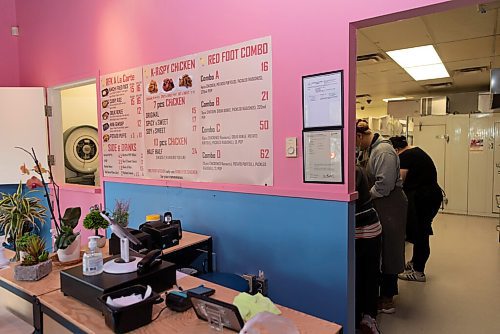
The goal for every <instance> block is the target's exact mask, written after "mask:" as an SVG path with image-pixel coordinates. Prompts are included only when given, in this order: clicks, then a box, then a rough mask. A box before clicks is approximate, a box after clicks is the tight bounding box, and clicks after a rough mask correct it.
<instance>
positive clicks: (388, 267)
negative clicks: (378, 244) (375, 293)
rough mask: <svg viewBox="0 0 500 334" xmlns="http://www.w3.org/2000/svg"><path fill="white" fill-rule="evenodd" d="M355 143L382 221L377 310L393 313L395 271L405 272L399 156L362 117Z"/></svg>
mask: <svg viewBox="0 0 500 334" xmlns="http://www.w3.org/2000/svg"><path fill="white" fill-rule="evenodd" d="M356 146H357V147H358V148H360V149H361V150H363V151H365V152H366V153H367V155H368V161H367V165H366V169H367V173H368V178H369V182H370V184H371V188H370V195H371V197H372V199H373V205H374V206H375V209H376V210H377V212H378V215H379V218H380V223H381V224H382V266H381V270H382V275H381V283H380V299H379V305H378V309H379V311H380V312H383V313H394V312H395V311H396V308H395V306H394V300H393V297H394V296H395V295H397V294H398V274H399V273H402V272H403V271H404V266H405V257H404V251H405V250H404V245H405V230H406V210H407V206H408V202H407V200H406V196H405V194H404V192H403V189H402V186H403V182H402V180H401V178H400V172H399V158H398V156H397V154H396V151H394V148H393V147H392V145H391V142H390V141H389V140H387V139H384V138H382V137H381V136H380V135H379V134H378V133H373V132H372V131H371V130H370V128H369V126H368V123H367V122H366V121H364V120H358V121H357V122H356Z"/></svg>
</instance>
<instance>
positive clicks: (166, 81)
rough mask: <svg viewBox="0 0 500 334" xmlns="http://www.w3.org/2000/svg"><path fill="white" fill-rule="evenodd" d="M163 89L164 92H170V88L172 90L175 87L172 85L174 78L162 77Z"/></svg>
mask: <svg viewBox="0 0 500 334" xmlns="http://www.w3.org/2000/svg"><path fill="white" fill-rule="evenodd" d="M162 88H163V91H164V92H165V93H167V92H170V91H171V90H173V89H174V88H175V85H174V80H172V79H170V78H165V79H163V86H162Z"/></svg>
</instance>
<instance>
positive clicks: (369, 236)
mask: <svg viewBox="0 0 500 334" xmlns="http://www.w3.org/2000/svg"><path fill="white" fill-rule="evenodd" d="M356 191H357V192H358V199H357V200H356V233H355V244H356V328H359V329H360V330H361V332H362V333H363V334H365V333H366V334H379V333H380V331H379V329H378V325H377V321H376V317H377V300H378V289H379V287H378V285H379V277H380V245H381V234H382V225H381V224H380V221H379V219H378V215H377V211H375V209H374V208H373V204H372V200H371V196H370V188H369V187H368V179H367V177H366V172H365V171H364V169H363V168H362V167H360V166H356Z"/></svg>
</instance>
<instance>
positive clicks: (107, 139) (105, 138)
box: [102, 134, 109, 142]
mask: <svg viewBox="0 0 500 334" xmlns="http://www.w3.org/2000/svg"><path fill="white" fill-rule="evenodd" d="M102 140H103V141H104V142H107V141H109V135H108V134H105V135H104V136H102Z"/></svg>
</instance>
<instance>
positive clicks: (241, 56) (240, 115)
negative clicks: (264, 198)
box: [101, 37, 273, 185]
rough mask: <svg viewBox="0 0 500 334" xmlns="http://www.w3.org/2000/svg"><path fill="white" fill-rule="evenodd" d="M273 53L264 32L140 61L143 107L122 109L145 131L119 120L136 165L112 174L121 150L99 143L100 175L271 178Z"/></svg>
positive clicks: (223, 180)
mask: <svg viewBox="0 0 500 334" xmlns="http://www.w3.org/2000/svg"><path fill="white" fill-rule="evenodd" d="M271 60H272V55H271V38H270V37H265V38H260V39H256V40H252V41H248V42H244V43H240V44H235V45H231V46H228V47H224V48H220V49H216V50H211V51H207V52H201V53H198V54H194V55H190V56H185V57H181V58H177V59H173V60H167V61H163V62H160V63H156V64H152V65H147V66H144V67H143V68H142V72H141V74H142V79H143V83H142V84H143V91H142V94H143V95H142V97H143V98H142V101H143V110H142V113H141V114H139V113H137V110H136V114H132V113H128V116H127V117H129V118H130V121H129V122H128V123H130V124H141V125H142V126H143V128H142V130H141V131H143V133H140V138H138V137H139V132H138V131H139V129H138V128H136V129H134V127H133V126H128V127H124V128H122V135H124V136H125V137H131V136H132V137H133V138H134V139H137V140H139V141H142V145H143V146H140V145H136V147H137V148H139V147H142V151H141V152H140V153H141V154H142V155H139V157H140V158H141V159H140V160H141V165H140V166H137V169H136V170H135V172H136V173H133V175H123V174H117V173H116V172H115V168H116V169H119V168H117V167H119V165H118V164H117V162H118V161H119V159H118V158H117V156H119V155H122V153H121V152H120V151H110V149H109V148H110V147H109V146H106V145H104V158H105V160H107V161H106V162H105V165H106V164H107V166H108V168H106V167H105V169H104V172H105V176H127V177H147V178H152V179H174V180H184V181H198V182H220V183H240V184H256V185H272V183H273V160H272V156H273V145H272V143H273V141H272V63H271ZM128 72H131V71H128ZM122 73H124V72H121V73H119V74H111V75H107V76H103V77H101V85H102V83H103V80H102V79H103V78H107V77H113V76H115V75H122ZM134 73H137V72H136V70H134ZM106 88H107V87H106ZM130 101H132V100H130ZM135 102H137V101H135ZM133 107H136V108H137V107H138V106H137V104H134V105H133V106H132V105H130V109H131V110H133V109H134V108H133ZM141 107H142V106H141ZM141 121H142V122H141ZM136 132H137V133H136ZM110 140H111V138H110ZM103 144H105V143H103ZM136 144H139V143H136ZM108 171H110V172H109V173H108Z"/></svg>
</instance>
